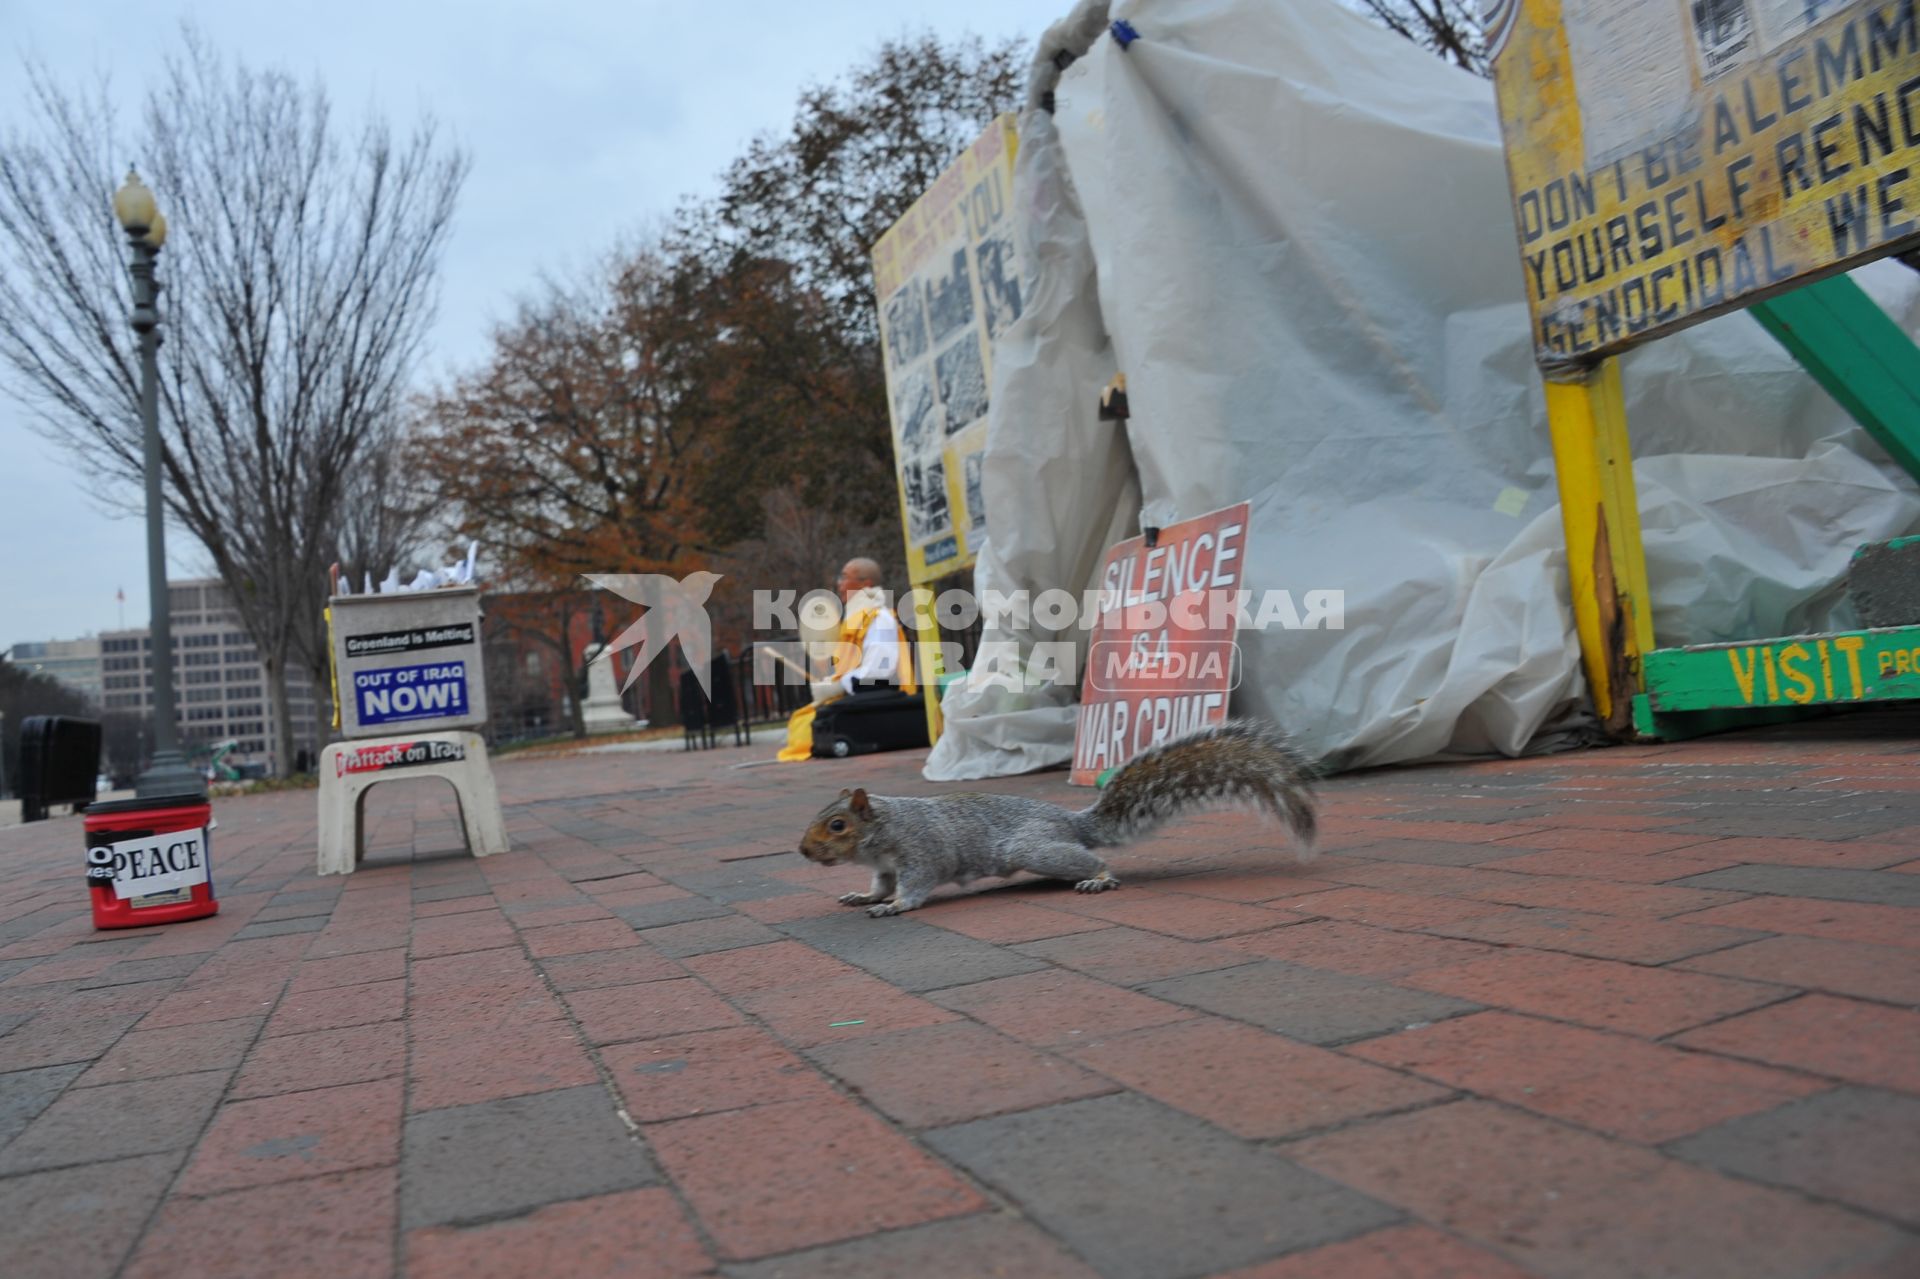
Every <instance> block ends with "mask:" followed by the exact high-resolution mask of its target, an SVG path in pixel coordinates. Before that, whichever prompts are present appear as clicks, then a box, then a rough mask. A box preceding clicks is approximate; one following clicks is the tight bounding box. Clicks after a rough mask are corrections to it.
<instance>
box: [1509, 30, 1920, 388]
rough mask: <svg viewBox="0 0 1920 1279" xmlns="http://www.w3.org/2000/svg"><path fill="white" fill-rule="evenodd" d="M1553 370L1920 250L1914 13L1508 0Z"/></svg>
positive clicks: (1522, 190)
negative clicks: (1911, 246)
mask: <svg viewBox="0 0 1920 1279" xmlns="http://www.w3.org/2000/svg"><path fill="white" fill-rule="evenodd" d="M1486 19H1487V35H1488V44H1489V48H1490V50H1491V51H1492V53H1493V55H1494V61H1493V70H1494V84H1495V87H1496V91H1497V93H1498V97H1499V105H1500V122H1501V127H1502V130H1503V132H1504V134H1505V138H1506V151H1507V167H1508V173H1509V177H1510V181H1511V184H1512V190H1513V200H1514V218H1515V222H1516V223H1517V225H1518V230H1519V237H1520V256H1521V264H1522V269H1523V275H1524V279H1525V284H1526V292H1527V301H1528V305H1529V307H1530V308H1531V311H1532V316H1533V336H1534V350H1535V356H1536V358H1537V359H1538V360H1539V362H1540V364H1541V366H1542V368H1544V369H1546V370H1548V371H1549V372H1552V371H1555V370H1562V371H1564V370H1567V369H1569V368H1571V367H1574V366H1583V365H1587V364H1591V363H1592V362H1593V361H1594V360H1596V359H1598V358H1600V357H1602V356H1606V355H1611V354H1614V353H1617V352H1619V351H1621V350H1624V349H1626V348H1627V347H1629V346H1632V345H1634V344H1635V343H1638V342H1641V341H1645V340H1647V339H1649V338H1653V337H1657V336H1660V335H1661V334H1663V333H1668V332H1671V331H1673V330H1675V329H1677V328H1681V327H1683V326H1685V325H1688V324H1691V323H1694V322H1696V321H1699V320H1703V319H1706V318H1707V317H1709V316H1712V315H1716V314H1719V313H1721V312H1723V311H1728V310H1731V309H1734V308H1737V307H1742V306H1747V305H1749V304H1751V303H1753V302H1756V301H1759V300H1761V299H1762V298H1764V297H1766V296H1767V295H1769V294H1770V293H1774V292H1778V291H1780V290H1782V289H1786V288H1791V287H1794V286H1795V285H1798V284H1802V283H1806V282H1809V281H1811V280H1813V279H1815V278H1817V277H1819V276H1821V275H1824V274H1827V273H1830V272H1832V271H1835V270H1843V269H1845V268H1847V267H1849V266H1854V265H1857V264H1859V263H1862V262H1865V261H1868V260H1871V259H1873V258H1876V257H1880V256H1883V255H1885V254H1887V253H1889V252H1894V251H1897V250H1899V249H1901V248H1902V247H1904V246H1905V245H1907V244H1908V243H1909V242H1920V22H1917V21H1916V15H1915V0H1491V2H1490V4H1489V6H1488V10H1487V15H1486Z"/></svg>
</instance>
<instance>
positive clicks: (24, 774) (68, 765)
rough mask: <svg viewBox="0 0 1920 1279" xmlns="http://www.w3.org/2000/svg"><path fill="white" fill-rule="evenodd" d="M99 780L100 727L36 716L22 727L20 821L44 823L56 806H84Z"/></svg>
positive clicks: (86, 721)
mask: <svg viewBox="0 0 1920 1279" xmlns="http://www.w3.org/2000/svg"><path fill="white" fill-rule="evenodd" d="M99 776H100V722H99V721H98V720H91V719H76V718H74V717H73V716H71V715H35V716H33V717H32V718H30V719H26V720H23V721H21V724H20V820H21V821H23V822H38V821H44V820H46V816H47V810H48V809H49V808H51V807H53V805H55V804H74V805H80V806H84V805H86V804H87V803H89V802H90V801H91V800H92V799H93V797H94V794H95V783H96V780H97V779H98V778H99Z"/></svg>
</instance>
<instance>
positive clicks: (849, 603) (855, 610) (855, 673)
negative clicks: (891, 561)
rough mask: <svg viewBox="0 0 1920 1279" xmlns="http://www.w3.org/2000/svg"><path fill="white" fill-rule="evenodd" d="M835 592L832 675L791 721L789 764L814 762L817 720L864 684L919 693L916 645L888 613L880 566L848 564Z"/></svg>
mask: <svg viewBox="0 0 1920 1279" xmlns="http://www.w3.org/2000/svg"><path fill="white" fill-rule="evenodd" d="M834 589H835V590H836V591H837V592H838V593H839V595H840V599H841V601H842V607H841V619H840V632H839V636H838V639H839V643H838V645H837V646H836V648H835V649H834V655H833V675H832V677H831V678H829V679H824V680H815V681H814V683H813V701H812V702H811V703H809V704H808V705H806V706H802V707H801V708H800V709H799V710H797V711H795V712H794V713H793V715H792V717H791V718H789V719H788V720H787V744H786V747H785V748H784V749H782V750H781V752H780V759H782V760H783V761H785V762H787V763H794V762H796V761H799V760H803V759H812V758H813V720H814V716H815V715H817V714H818V713H819V711H820V708H821V707H822V706H825V705H827V704H828V703H830V702H835V701H838V700H840V699H841V698H843V697H849V696H851V695H852V694H853V693H854V692H855V690H856V688H857V687H858V686H859V685H862V684H874V683H886V682H890V683H892V684H895V685H897V686H898V688H899V690H900V691H901V692H903V693H908V694H911V693H912V692H913V691H914V689H915V684H914V681H913V645H912V641H911V640H909V639H908V637H907V634H906V632H905V631H904V630H903V629H902V628H901V626H900V619H899V618H898V617H896V616H895V615H894V611H893V610H892V609H891V608H888V607H887V601H886V596H885V594H884V593H883V592H882V591H881V590H880V566H879V565H878V564H876V563H874V562H873V561H872V560H870V559H865V558H860V559H851V560H848V561H847V563H846V567H844V568H842V569H841V570H840V578H839V580H838V581H837V582H835V583H834Z"/></svg>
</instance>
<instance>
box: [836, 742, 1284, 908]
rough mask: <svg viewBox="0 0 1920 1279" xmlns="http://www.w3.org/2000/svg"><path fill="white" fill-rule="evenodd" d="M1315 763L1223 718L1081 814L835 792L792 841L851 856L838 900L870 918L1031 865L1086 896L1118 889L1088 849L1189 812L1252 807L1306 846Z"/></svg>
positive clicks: (1126, 772)
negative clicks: (855, 879) (853, 879)
mask: <svg viewBox="0 0 1920 1279" xmlns="http://www.w3.org/2000/svg"><path fill="white" fill-rule="evenodd" d="M1313 775H1314V773H1313V768H1312V766H1311V765H1310V764H1309V763H1308V762H1307V760H1306V759H1305V758H1304V757H1303V756H1301V755H1300V754H1299V753H1298V752H1297V751H1295V750H1294V749H1293V748H1292V747H1291V746H1290V745H1288V744H1287V742H1286V740H1285V739H1284V738H1282V737H1281V736H1280V735H1279V734H1278V733H1276V732H1274V731H1273V730H1271V729H1269V728H1266V727H1264V726H1262V725H1259V724H1255V723H1251V722H1248V721H1244V720H1229V721H1228V722H1226V723H1224V724H1219V725H1216V726H1214V727H1211V728H1204V729H1201V730H1200V731H1199V732H1196V733H1192V734H1190V735H1188V736H1186V737H1182V738H1179V739H1178V740H1176V741H1171V742H1167V743H1166V744H1164V745H1161V746H1156V747H1154V748H1152V749H1151V750H1147V751H1145V752H1143V753H1141V754H1140V755H1138V756H1135V757H1134V758H1133V759H1132V760H1130V761H1129V762H1128V763H1127V764H1125V765H1124V766H1123V767H1122V768H1121V769H1120V770H1119V771H1118V772H1116V773H1115V774H1114V775H1113V778H1112V780H1111V781H1109V782H1108V784H1107V787H1106V789H1105V790H1103V791H1102V792H1101V793H1100V798H1099V799H1098V800H1097V801H1095V803H1094V804H1093V805H1092V806H1091V807H1089V808H1083V809H1080V810H1078V811H1075V810H1073V809H1069V808H1063V807H1061V806H1060V805H1058V804H1050V803H1048V802H1046V801H1045V800H1039V799H1027V798H1024V797H1022V796H1017V795H987V794H980V793H977V792H964V793H956V794H949V795H936V796H933V797H931V798H927V799H908V798H900V797H887V796H881V795H868V794H867V792H866V791H865V790H863V789H855V790H843V791H841V792H840V795H839V798H837V799H835V800H834V801H833V802H832V803H830V804H828V805H827V806H826V807H825V808H823V809H821V810H820V813H819V815H818V816H816V817H815V818H814V819H813V822H812V824H810V825H809V826H808V827H807V833H806V835H805V837H804V838H802V839H801V841H800V853H801V856H803V857H805V858H807V859H808V860H809V861H814V862H819V863H820V864H822V865H826V866H838V865H840V864H841V863H843V862H859V863H860V864H861V865H863V866H867V867H869V868H870V869H871V870H872V871H873V886H872V888H870V889H868V890H867V891H866V892H864V893H848V894H846V895H845V896H844V897H842V898H841V899H840V900H841V902H843V903H844V904H846V905H848V906H865V907H866V908H867V914H869V915H872V916H874V917H875V918H879V917H880V916H882V915H898V914H900V913H901V912H903V911H909V910H914V909H917V908H918V907H920V906H923V905H925V904H926V900H927V898H928V897H929V896H930V895H931V894H932V893H933V890H934V889H936V888H938V887H940V886H941V885H942V884H948V883H962V884H963V883H966V882H967V881H968V880H972V879H988V878H996V877H997V878H1005V877H1007V876H1010V875H1014V874H1017V873H1018V872H1020V871H1023V870H1024V871H1030V872H1032V873H1033V874H1036V875H1045V876H1048V877H1049V878H1053V879H1067V880H1072V881H1074V885H1073V886H1074V888H1075V889H1077V890H1078V891H1080V892H1083V893H1098V892H1104V891H1105V890H1107V889H1109V888H1118V887H1119V886H1120V881H1119V880H1118V879H1115V878H1114V876H1113V872H1112V871H1110V870H1108V869H1107V864H1106V862H1104V861H1102V860H1101V859H1100V858H1099V857H1098V856H1097V855H1096V854H1095V853H1094V851H1093V850H1094V849H1096V848H1112V847H1115V846H1117V845H1120V844H1125V843H1128V842H1130V841H1132V840H1135V839H1138V838H1140V837H1141V836H1142V835H1145V834H1147V833H1149V832H1151V831H1152V830H1154V829H1156V828H1157V827H1159V826H1161V825H1162V824H1164V823H1166V822H1168V821H1171V820H1172V819H1173V818H1176V817H1178V816H1180V815H1182V814H1183V813H1188V812H1191V811H1193V810H1195V809H1197V808H1202V807H1207V806H1211V805H1214V804H1222V803H1235V802H1239V803H1253V804H1256V805H1258V806H1259V807H1260V808H1262V809H1264V810H1265V811H1266V812H1267V813H1268V814H1270V815H1271V816H1272V817H1274V818H1275V819H1276V820H1279V821H1281V822H1283V823H1285V825H1286V826H1287V827H1288V828H1289V829H1290V830H1291V831H1292V832H1293V836H1294V838H1295V840H1296V841H1298V843H1299V846H1300V849H1301V851H1302V854H1303V855H1304V854H1306V853H1309V852H1310V851H1311V850H1312V847H1313V836H1314V805H1313Z"/></svg>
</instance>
